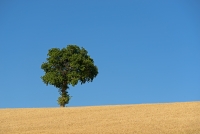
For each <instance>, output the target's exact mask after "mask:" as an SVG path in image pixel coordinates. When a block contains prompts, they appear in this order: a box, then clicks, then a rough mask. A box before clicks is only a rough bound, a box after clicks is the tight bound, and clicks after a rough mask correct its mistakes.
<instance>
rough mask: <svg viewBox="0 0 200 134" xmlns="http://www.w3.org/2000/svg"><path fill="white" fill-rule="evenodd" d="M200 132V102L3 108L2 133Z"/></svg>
mask: <svg viewBox="0 0 200 134" xmlns="http://www.w3.org/2000/svg"><path fill="white" fill-rule="evenodd" d="M61 133H62V134H200V102H184V103H166V104H140V105H117V106H91V107H68V108H24V109H0V134H61Z"/></svg>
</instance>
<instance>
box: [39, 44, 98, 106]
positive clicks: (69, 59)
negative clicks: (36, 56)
mask: <svg viewBox="0 0 200 134" xmlns="http://www.w3.org/2000/svg"><path fill="white" fill-rule="evenodd" d="M47 56H48V57H47V61H46V62H43V64H42V65H41V68H42V69H43V70H44V72H45V74H44V76H42V77H41V78H42V80H43V82H44V83H45V84H46V85H49V84H50V85H53V86H55V87H56V88H58V89H59V92H60V95H61V96H60V97H59V98H58V103H59V105H60V106H61V107H64V106H65V105H66V104H68V102H69V100H70V96H69V94H68V92H67V89H68V88H69V85H72V86H75V85H77V84H78V82H80V83H81V84H84V83H86V82H92V81H93V79H94V78H95V77H96V76H97V74H98V68H97V66H95V65H94V61H93V59H92V58H91V57H90V56H89V55H88V52H87V51H86V50H85V49H84V48H83V47H82V48H80V47H78V46H77V45H68V46H67V47H66V48H62V49H59V48H52V49H50V50H49V51H48V54H47Z"/></svg>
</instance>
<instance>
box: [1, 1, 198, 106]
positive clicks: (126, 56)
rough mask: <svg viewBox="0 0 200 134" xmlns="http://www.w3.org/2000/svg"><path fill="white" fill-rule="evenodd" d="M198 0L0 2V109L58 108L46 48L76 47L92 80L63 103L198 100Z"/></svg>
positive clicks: (80, 104)
mask: <svg viewBox="0 0 200 134" xmlns="http://www.w3.org/2000/svg"><path fill="white" fill-rule="evenodd" d="M199 6H200V1H198V0H167V1H164V0H152V1H149V0H115V1H112V0H60V1H57V0H34V1H27V0H9V1H8V0H1V1H0V108H29V107H58V104H57V98H58V96H59V93H58V89H56V88H55V87H54V86H51V85H50V86H46V85H45V84H44V83H43V82H42V80H41V78H40V77H41V76H42V75H44V72H43V70H42V69H41V64H42V63H43V62H45V61H46V58H47V52H48V50H49V49H51V48H64V47H66V46H67V45H68V44H76V45H78V46H80V47H84V48H85V49H86V50H87V51H88V53H89V55H90V56H91V57H92V58H93V59H94V62H95V65H97V66H98V69H99V74H98V76H97V77H96V78H95V79H94V81H93V82H92V83H86V84H84V85H80V84H79V85H77V86H75V87H71V86H70V90H69V93H70V95H71V96H73V97H72V99H71V100H70V102H69V104H68V106H70V107H74V106H93V105H120V104H143V103H168V102H185V101H200V8H199Z"/></svg>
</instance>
